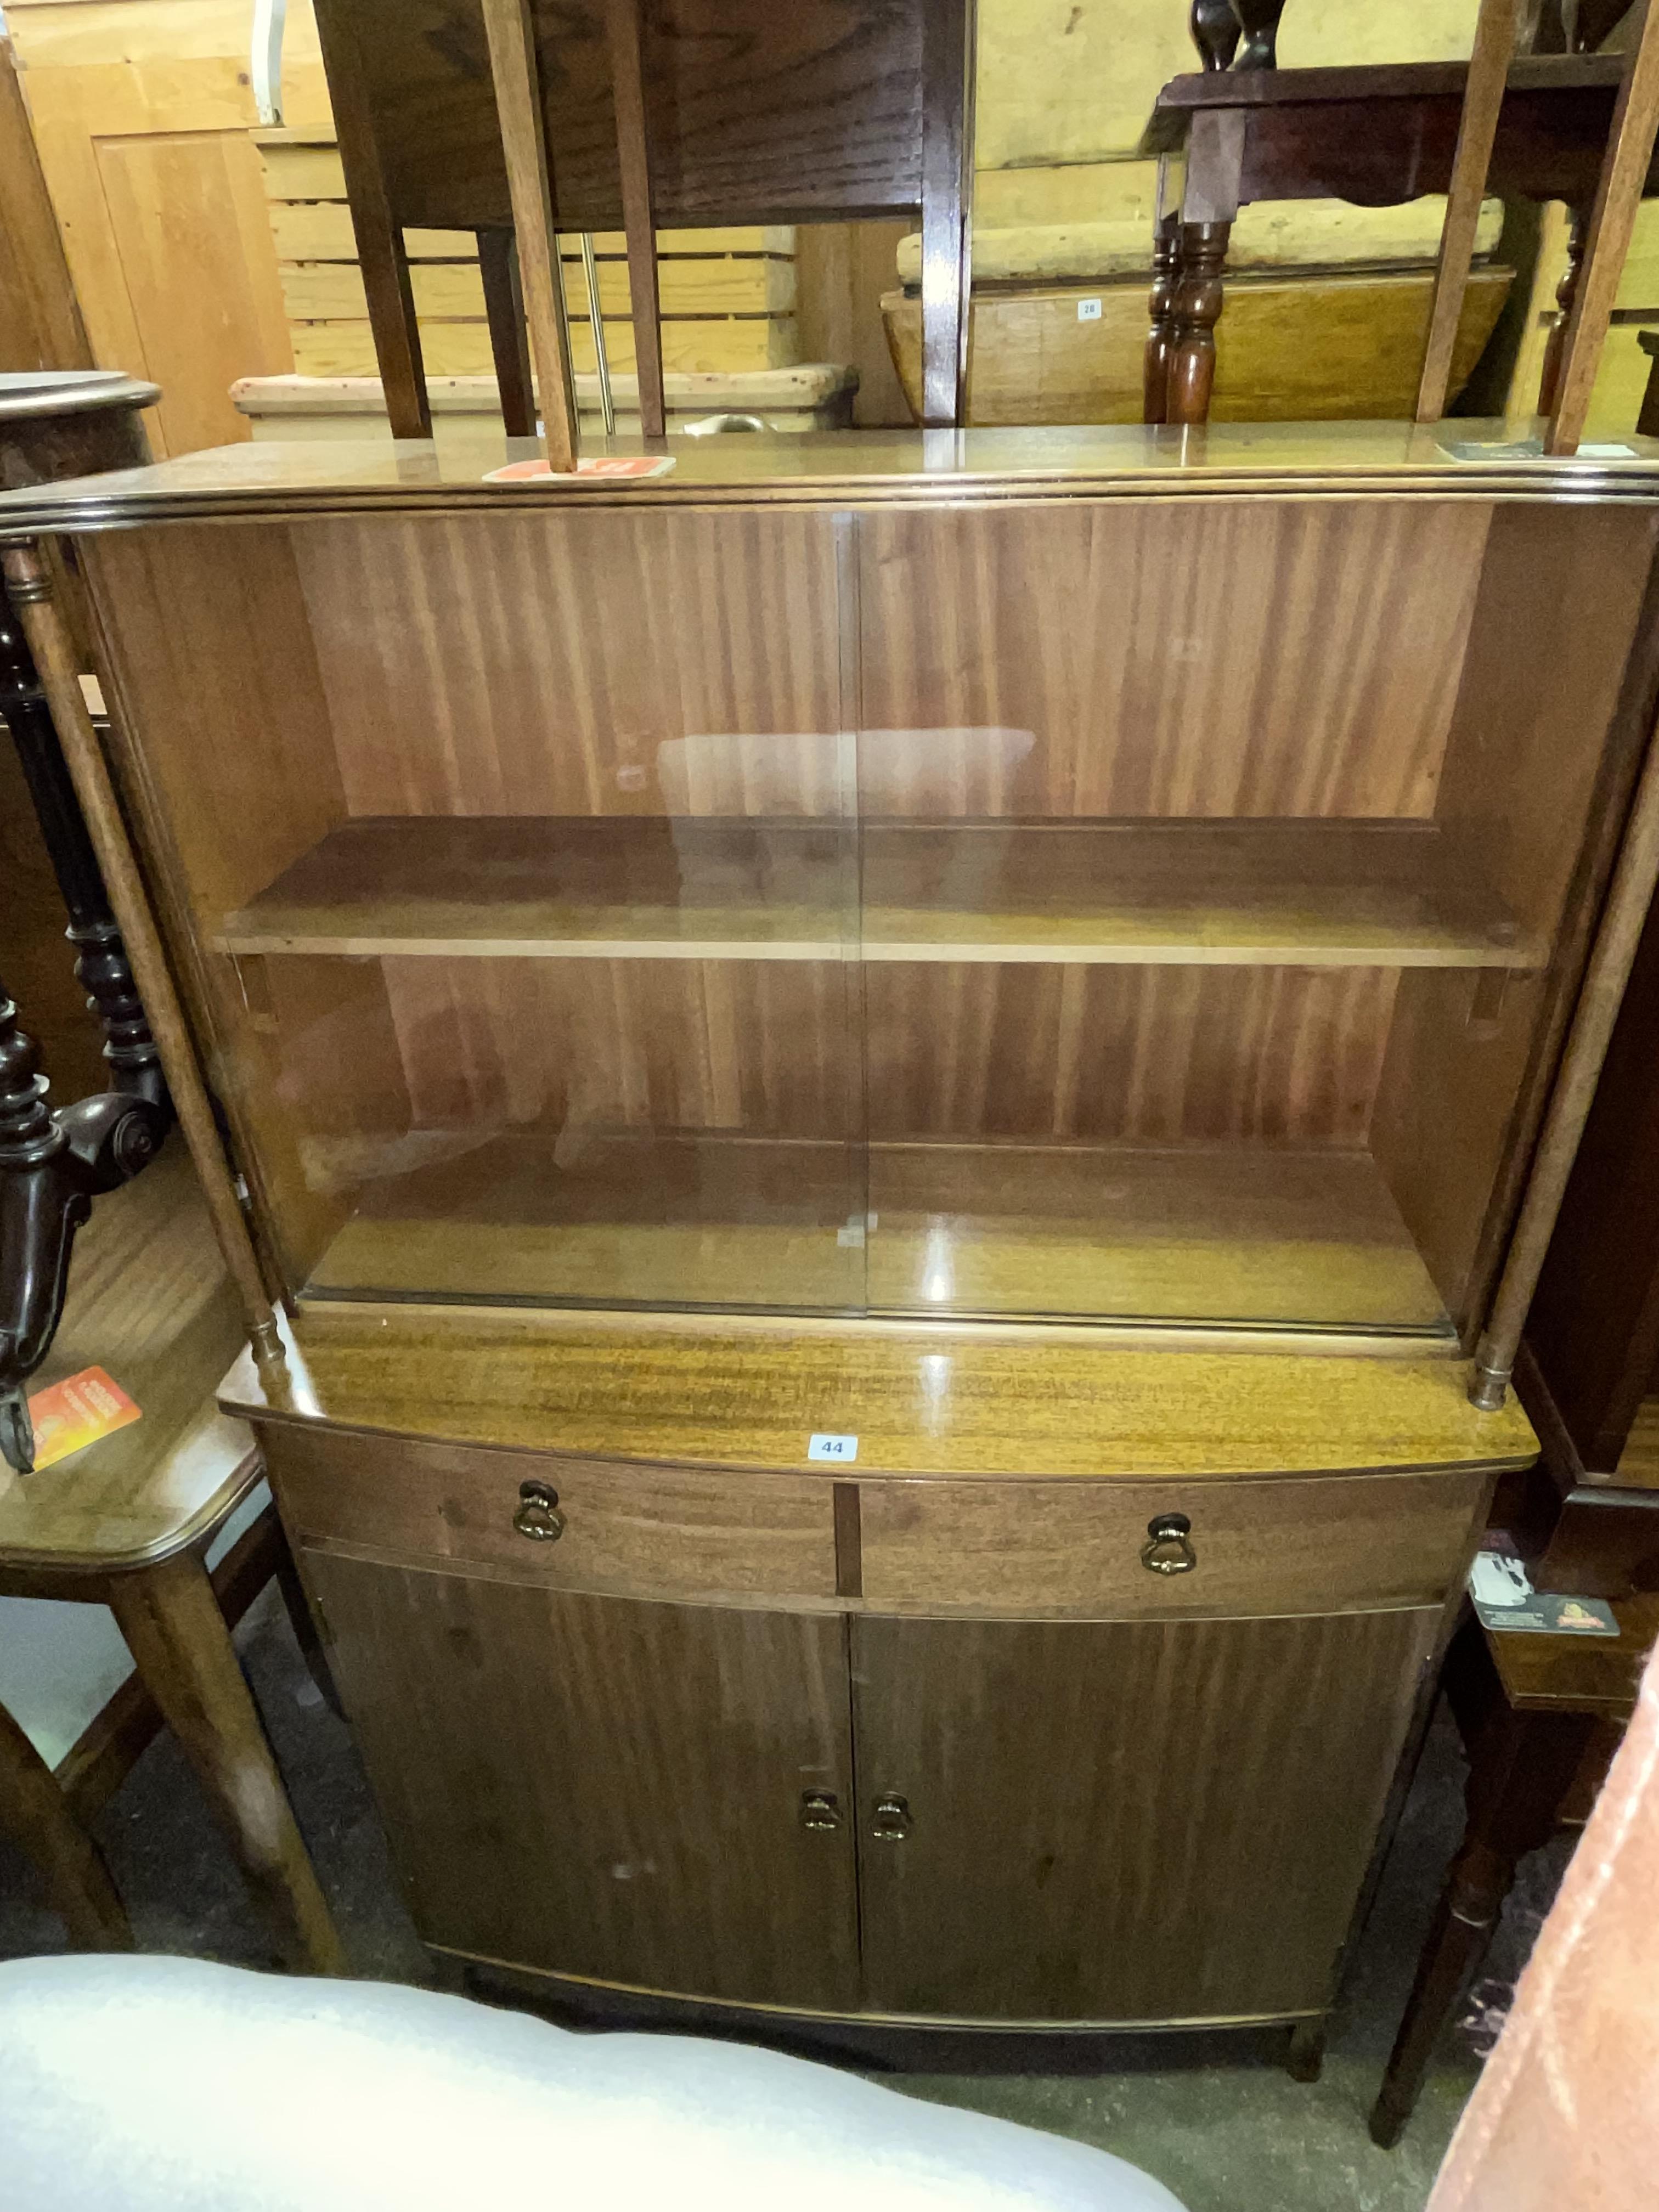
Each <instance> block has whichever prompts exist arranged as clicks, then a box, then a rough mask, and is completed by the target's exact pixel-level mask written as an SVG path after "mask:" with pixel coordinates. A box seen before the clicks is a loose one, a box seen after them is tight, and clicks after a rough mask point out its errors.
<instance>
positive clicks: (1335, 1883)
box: [853, 1607, 1440, 2021]
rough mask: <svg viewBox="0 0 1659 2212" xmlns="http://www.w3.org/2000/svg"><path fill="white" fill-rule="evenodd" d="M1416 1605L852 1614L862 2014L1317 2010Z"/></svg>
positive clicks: (1357, 1874) (1423, 1637) (1393, 1732)
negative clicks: (900, 1807)
mask: <svg viewBox="0 0 1659 2212" xmlns="http://www.w3.org/2000/svg"><path fill="white" fill-rule="evenodd" d="M1439 1619H1440V1611H1439V1608H1438V1607H1425V1608H1421V1609H1414V1610H1412V1611H1408V1612H1400V1613H1355V1614H1347V1615H1343V1616H1334V1617H1324V1618H1316V1619H1301V1620H1297V1619H1281V1620H1253V1621H1242V1620H1202V1621H1180V1622H1163V1623H1146V1624H1139V1623H1136V1624H1125V1623H1111V1624H1093V1623H1091V1624H1083V1623H1068V1624H1057V1623H1045V1624H1038V1623H1024V1624H1020V1623H1012V1622H989V1623H980V1622H969V1621H943V1620H907V1621H899V1620H882V1619H878V1618H873V1617H868V1618H863V1619H860V1620H855V1621H854V1623H853V1639H854V1669H853V1674H854V1727H855V1729H856V1731H857V1737H858V1747H859V1785H860V1812H861V1814H866V1815H867V1814H868V1811H869V1808H870V1806H871V1804H872V1802H873V1801H874V1800H875V1799H876V1798H877V1797H878V1796H882V1795H884V1794H885V1793H895V1794H897V1795H899V1796H903V1797H904V1799H905V1800H906V1802H907V1804H908V1808H909V1811H910V1815H911V1821H912V1825H911V1828H910V1832H909V1833H908V1835H907V1836H906V1837H905V1838H903V1840H902V1842H887V1841H882V1840H874V1839H871V1840H861V1842H860V1851H861V1876H862V1884H863V1887H862V1891H861V1898H862V1905H863V1914H864V1922H863V1924H864V1946H865V1960H866V2003H868V2004H870V2005H872V2007H876V2008H881V2009H885V2010H894V2011H900V2012H918V2013H946V2014H954V2015H957V2016H958V2017H967V2018H981V2017H982V2018H995V2017H999V2016H1000V2017H1002V2018H1005V2019H1007V2018H1014V2019H1027V2020H1055V2021H1060V2020H1066V2019H1072V2020H1096V2021H1182V2020H1225V2019H1228V2018H1241V2017H1249V2016H1257V2015H1278V2014H1283V2015H1290V2014H1295V2013H1298V2012H1301V2013H1307V2012H1315V2011H1319V2010H1322V2009H1323V2008H1324V2007H1325V2006H1326V2005H1327V2004H1328V2002H1329V2001H1330V1996H1331V1984H1332V1978H1333V1975H1334V1971H1335V1965H1336V1959H1337V1954H1338V1951H1339V1949H1340V1945H1341V1943H1342V1942H1343V1940H1344V1937H1345V1936H1346V1931H1347V1927H1348V1923H1349V1919H1350V1917H1351V1916H1352V1911H1353V1908H1354V1902H1355V1899H1356V1898H1357V1897H1358V1892H1359V1886H1360V1883H1361V1881H1363V1879H1364V1872H1365V1868H1366V1864H1367V1862H1368V1860H1369V1858H1370V1852H1371V1849H1372V1846H1373V1843H1374V1841H1375V1838H1376V1827H1377V1823H1378V1821H1379V1820H1380V1819H1381V1816H1382V1812H1383V1803H1384V1800H1385V1797H1386V1795H1387V1792H1388V1789H1389V1781H1390V1779H1391V1778H1392V1776H1393V1773H1394V1770H1395V1763H1396V1761H1397V1759H1398V1758H1399V1755H1400V1749H1401V1744H1402V1742H1403V1741H1404V1739H1405V1732H1406V1729H1407V1723H1408V1720H1409V1717H1410V1714H1411V1711H1412V1706H1413V1699H1414V1698H1415V1696H1416V1693H1417V1689H1418V1685H1419V1680H1420V1677H1421V1674H1422V1670H1423V1668H1424V1666H1425V1664H1426V1662H1427V1660H1428V1656H1429V1653H1430V1651H1431V1647H1432V1645H1433V1642H1434V1638H1435V1632H1436V1628H1437V1623H1438V1621H1439ZM867 1825H868V1823H867V1820H866V1821H865V1823H864V1827H867ZM862 1834H863V1830H862V1829H861V1838H862Z"/></svg>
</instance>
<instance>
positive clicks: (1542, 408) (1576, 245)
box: [1538, 208, 1586, 415]
mask: <svg viewBox="0 0 1659 2212" xmlns="http://www.w3.org/2000/svg"><path fill="white" fill-rule="evenodd" d="M1568 213H1569V215H1570V216H1571V228H1570V229H1569V230H1568V232H1567V265H1566V268H1565V270H1564V271H1563V272H1562V276H1561V282H1560V283H1559V284H1558V285H1557V286H1556V288H1555V307H1556V316H1555V320H1554V322H1553V323H1552V324H1551V325H1550V335H1549V343H1548V344H1547V346H1546V347H1545V348H1544V367H1543V372H1542V374H1541V375H1540V377H1539V380H1538V411H1539V413H1540V414H1541V415H1553V414H1554V412H1555V395H1556V393H1557V392H1559V389H1560V387H1561V360H1562V356H1563V355H1564V354H1565V351H1566V345H1567V325H1568V323H1569V322H1570V321H1571V319H1572V305H1573V301H1575V300H1576V299H1577V297H1578V279H1579V277H1580V276H1582V275H1583V268H1584V231H1585V223H1586V216H1585V210H1583V208H1571V209H1570V210H1568Z"/></svg>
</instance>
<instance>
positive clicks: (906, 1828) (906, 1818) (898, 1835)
mask: <svg viewBox="0 0 1659 2212" xmlns="http://www.w3.org/2000/svg"><path fill="white" fill-rule="evenodd" d="M870 1832H871V1834H872V1836H876V1837H878V1838H880V1840H881V1841H882V1842H883V1843H884V1844H902V1842H903V1841H904V1838H906V1837H907V1836H908V1834H909V1832H910V1805H909V1801H908V1798H904V1797H893V1796H887V1797H878V1798H877V1800H876V1808H875V1811H874V1812H873V1814H872V1815H871V1819H870Z"/></svg>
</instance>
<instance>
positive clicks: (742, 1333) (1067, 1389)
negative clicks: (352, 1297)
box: [220, 1303, 1537, 1480]
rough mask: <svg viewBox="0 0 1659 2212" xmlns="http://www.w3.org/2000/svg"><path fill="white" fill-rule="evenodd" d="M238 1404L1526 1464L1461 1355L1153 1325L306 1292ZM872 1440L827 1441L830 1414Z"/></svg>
mask: <svg viewBox="0 0 1659 2212" xmlns="http://www.w3.org/2000/svg"><path fill="white" fill-rule="evenodd" d="M283 1326H284V1330H285V1334H286V1342H287V1357H286V1358H285V1360H284V1361H283V1363H281V1364H276V1363H266V1364H264V1365H263V1366H256V1364H255V1363H254V1361H253V1359H252V1357H251V1356H250V1355H244V1357H243V1358H241V1359H240V1360H239V1361H238V1363H237V1364H236V1365H235V1366H234V1368H233V1369H232V1370H231V1371H230V1373H229V1375H228V1376H227V1377H226V1378H225V1381H224V1383H223V1384H222V1386H221V1390H220V1403H221V1404H222V1406H223V1407H224V1408H225V1410H226V1411H227V1412H234V1413H242V1414H246V1415H247V1416H250V1417H251V1418H252V1419H256V1420H258V1419H282V1420H291V1421H300V1422H311V1421H318V1422H323V1423H326V1424H329V1425H333V1426H339V1427H344V1428H356V1429H368V1430H378V1431H387V1432H391V1433H395V1434H400V1435H405V1436H417V1437H439V1438H443V1439H446V1440H448V1441H451V1442H459V1443H481V1444H495V1445H502V1446H507V1447H510V1448H515V1449H529V1450H538V1451H552V1452H564V1453H568V1454H571V1455H580V1456H582V1457H586V1458H592V1457H599V1458H615V1459H644V1460H672V1461H679V1462H694V1463H702V1464H706V1465H709V1466H720V1467H738V1468H742V1467H753V1468H786V1469H803V1470H804V1469H806V1468H809V1467H810V1468H811V1469H812V1471H813V1472H815V1473H821V1474H823V1475H824V1476H825V1477H826V1479H828V1478H831V1477H834V1476H835V1475H836V1474H841V1475H842V1476H845V1475H847V1474H859V1475H881V1474H917V1475H930V1474H955V1475H975V1474H986V1475H997V1474H1017V1475H1034V1476H1045V1475H1046V1476H1050V1477H1056V1478H1070V1477H1076V1476H1093V1477H1096V1478H1097V1479H1102V1478H1103V1479H1113V1478H1122V1479H1125V1480H1127V1479H1133V1478H1135V1477H1141V1478H1145V1477H1146V1476H1149V1475H1151V1476H1159V1475H1165V1474H1168V1475H1181V1476H1193V1477H1200V1476H1206V1475H1213V1476H1229V1475H1234V1476H1236V1475H1245V1474H1321V1473H1329V1472H1333V1471H1343V1470H1347V1469H1353V1470H1370V1469H1385V1468H1414V1467H1435V1466H1439V1467H1444V1466H1456V1465H1507V1466H1516V1465H1523V1464H1525V1463H1526V1462H1528V1461H1530V1460H1531V1459H1532V1458H1533V1457H1534V1455H1535V1453H1536V1449H1537V1447H1536V1443H1535V1440H1534V1437H1533V1433H1532V1431H1531V1429H1530V1428H1529V1427H1528V1424H1527V1421H1526V1418H1525V1416H1524V1414H1523V1413H1522V1412H1521V1410H1520V1408H1519V1407H1518V1406H1516V1405H1515V1404H1514V1403H1513V1402H1511V1403H1510V1405H1509V1406H1507V1407H1505V1408H1504V1410H1503V1411H1501V1412H1499V1413H1477V1412H1476V1411H1475V1410H1474V1407H1472V1406H1471V1405H1470V1404H1469V1402H1468V1370H1467V1369H1466V1367H1465V1365H1464V1364H1463V1363H1462V1362H1461V1361H1459V1360H1455V1359H1446V1358H1440V1359H1433V1358H1422V1359H1419V1358H1401V1357H1379V1358H1365V1357H1349V1356H1345V1355H1342V1354H1337V1353H1322V1352H1312V1351H1310V1352H1305V1353H1304V1352H1285V1351H1284V1350H1276V1351H1266V1350H1264V1351H1259V1352H1258V1351H1222V1352H1212V1351H1206V1350H1194V1349H1188V1348H1185V1347H1175V1346H1170V1347H1168V1348H1164V1347H1162V1346H1159V1347H1147V1346H1145V1345H1144V1344H1141V1345H1136V1344H1125V1343H1121V1342H1116V1343H1115V1342H1112V1341H1110V1340H1102V1341H1097V1342H1089V1341H1086V1340H1083V1339H1082V1338H1081V1337H1080V1336H1079V1334H1068V1335H1067V1336H1066V1337H1064V1338H1058V1337H1048V1338H1032V1337H1030V1336H1027V1335H1025V1334H1023V1333H1022V1332H1020V1331H1019V1330H1018V1329H1005V1330H977V1329H972V1328H955V1329H952V1328H905V1327H896V1326H893V1325H891V1324H886V1325H883V1326H881V1327H879V1328H857V1327H846V1326H842V1325H837V1324H833V1323H818V1324H811V1323H806V1324H794V1325H773V1324H757V1325H754V1326H750V1327H744V1326H741V1325H733V1324H732V1323H730V1322H725V1323H723V1324H722V1325H721V1326H720V1327H719V1328H699V1327H697V1326H696V1324H695V1323H693V1322H684V1321H674V1322H670V1321H667V1320H653V1321H651V1322H644V1323H641V1324H635V1325H632V1326H629V1325H627V1324H619V1323H618V1322H617V1320H616V1319H615V1318H614V1317H607V1316H593V1317H592V1319H591V1320H590V1319H579V1318H577V1317H575V1316H569V1315H560V1316H556V1317H555V1316H544V1315H537V1314H530V1313H520V1314H513V1313H501V1312H495V1313H486V1312H483V1311H477V1310H474V1311H467V1310H459V1309H454V1308H450V1309H444V1308H437V1307H427V1308H410V1307H407V1306H405V1307H402V1308H384V1307H376V1306H372V1305H366V1304H364V1305H359V1304H340V1305H337V1306H331V1305H328V1304H316V1303H308V1304H306V1305H305V1306H303V1307H302V1308H301V1311H300V1314H299V1315H298V1316H297V1318H295V1320H294V1321H293V1322H285V1323H284V1325H283ZM825 1435H829V1436H832V1437H843V1438H844V1437H854V1438H855V1439H856V1440H857V1450H856V1455H853V1456H845V1455H843V1456H842V1457H841V1458H839V1459H838V1460H835V1461H830V1462H825V1461H823V1460H822V1459H819V1460H817V1462H814V1460H813V1459H812V1458H811V1457H810V1456H809V1451H808V1444H809V1439H810V1438H811V1437H814V1436H820V1437H822V1436H825Z"/></svg>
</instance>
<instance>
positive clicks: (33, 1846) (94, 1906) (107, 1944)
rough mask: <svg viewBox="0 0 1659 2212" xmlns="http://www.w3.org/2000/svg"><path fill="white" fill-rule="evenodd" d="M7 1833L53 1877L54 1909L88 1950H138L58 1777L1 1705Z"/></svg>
mask: <svg viewBox="0 0 1659 2212" xmlns="http://www.w3.org/2000/svg"><path fill="white" fill-rule="evenodd" d="M0 1827H3V1828H4V1829H5V1830H6V1831H7V1832H8V1833H9V1835H11V1836H12V1837H13V1838H15V1840H16V1842H17V1843H18V1844H20V1845H21V1848H22V1850H23V1851H24V1853H25V1854H26V1856H27V1857H29V1858H31V1859H33V1862H34V1863H35V1865H36V1866H37V1867H39V1868H40V1871H41V1873H42V1874H43V1875H45V1876H46V1893H47V1895H48V1896H49V1897H50V1898H51V1899H52V1910H53V1911H55V1912H56V1913H57V1914H58V1917H59V1918H60V1919H62V1920H63V1921H64V1924H65V1925H66V1926H67V1928H68V1929H69V1932H70V1942H72V1943H73V1944H74V1945H75V1946H76V1949H77V1950H82V1951H131V1948H133V1945H132V1929H131V1927H130V1926H129V1924H128V1922H127V1916H126V1914H125V1911H123V1910H122V1906H121V1900H120V1899H119V1898H118V1896H117V1895H116V1893H115V1885H114V1883H113V1882H112V1881H111V1880H110V1878H109V1869H108V1868H107V1867H106V1865H105V1864H104V1861H103V1857H102V1855H101V1853H100V1850H99V1849H98V1846H97V1844H94V1842H93V1840H92V1838H91V1837H90V1836H89V1835H88V1833H87V1832H86V1830H85V1829H84V1828H83V1827H82V1826H81V1823H80V1822H79V1821H78V1820H76V1817H75V1815H74V1814H73V1813H71V1812H70V1807H69V1800H68V1799H67V1798H66V1797H65V1796H64V1793H63V1791H62V1790H61V1789H60V1788H59V1787H58V1781H57V1778H56V1777H55V1776H54V1775H53V1773H52V1769H51V1768H50V1767H49V1766H48V1765H46V1760H45V1759H42V1758H41V1756H40V1753H39V1752H38V1751H37V1750H36V1749H35V1747H34V1746H33V1744H32V1743H31V1742H30V1741H29V1740H28V1738H27V1736H26V1735H24V1733H23V1731H22V1729H21V1728H20V1727H19V1726H18V1724H17V1723H16V1721H15V1719H14V1718H13V1717H12V1716H11V1715H10V1714H9V1712H8V1711H6V1709H5V1707H4V1706H3V1705H0Z"/></svg>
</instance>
